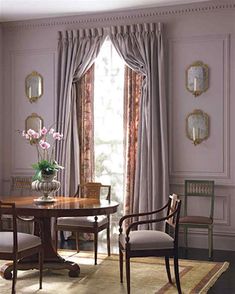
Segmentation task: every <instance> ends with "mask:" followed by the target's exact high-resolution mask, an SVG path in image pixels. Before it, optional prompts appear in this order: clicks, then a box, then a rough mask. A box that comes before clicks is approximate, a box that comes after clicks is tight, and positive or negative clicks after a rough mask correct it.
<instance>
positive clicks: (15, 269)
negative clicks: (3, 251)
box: [11, 260, 17, 294]
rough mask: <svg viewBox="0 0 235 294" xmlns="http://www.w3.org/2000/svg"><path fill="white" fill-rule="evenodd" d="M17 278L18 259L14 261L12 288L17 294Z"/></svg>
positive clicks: (12, 292)
mask: <svg viewBox="0 0 235 294" xmlns="http://www.w3.org/2000/svg"><path fill="white" fill-rule="evenodd" d="M16 279H17V260H14V261H13V277H12V289H11V294H15V293H16V290H15V287H16Z"/></svg>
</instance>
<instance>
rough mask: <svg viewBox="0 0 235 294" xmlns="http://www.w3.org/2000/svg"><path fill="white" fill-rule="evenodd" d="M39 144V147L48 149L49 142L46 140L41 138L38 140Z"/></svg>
mask: <svg viewBox="0 0 235 294" xmlns="http://www.w3.org/2000/svg"><path fill="white" fill-rule="evenodd" d="M39 145H40V147H41V148H42V149H44V150H45V149H49V148H50V146H51V145H50V143H48V142H45V141H43V140H41V141H40V142H39Z"/></svg>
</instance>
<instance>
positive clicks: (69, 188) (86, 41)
mask: <svg viewBox="0 0 235 294" xmlns="http://www.w3.org/2000/svg"><path fill="white" fill-rule="evenodd" d="M104 39H105V36H104V31H103V29H102V28H101V29H79V30H70V31H65V32H59V42H58V81H57V87H58V88H57V95H58V96H57V98H58V104H57V129H58V131H59V132H61V133H63V135H64V139H63V141H62V142H59V144H58V145H57V149H56V150H57V156H56V158H57V161H58V163H59V164H60V165H62V166H64V168H65V169H64V170H62V171H60V172H59V174H58V175H59V180H60V181H61V190H60V193H61V194H62V195H65V196H66V195H71V194H73V193H74V191H75V189H76V187H77V185H78V183H79V178H80V166H79V154H80V151H79V137H78V107H77V99H76V96H77V89H76V82H77V81H78V80H79V79H80V78H81V77H82V75H83V74H84V73H85V72H86V71H87V70H88V68H89V67H90V66H91V65H92V63H93V62H94V59H95V58H96V56H97V55H98V52H99V49H100V46H101V45H102V43H103V41H104Z"/></svg>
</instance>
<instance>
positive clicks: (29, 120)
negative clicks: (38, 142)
mask: <svg viewBox="0 0 235 294" xmlns="http://www.w3.org/2000/svg"><path fill="white" fill-rule="evenodd" d="M43 124H44V122H43V118H42V117H41V116H39V115H38V114H37V113H32V114H31V115H29V116H28V117H26V119H25V132H27V130H29V129H32V130H34V131H35V132H38V133H39V132H40V131H41V129H42V128H43Z"/></svg>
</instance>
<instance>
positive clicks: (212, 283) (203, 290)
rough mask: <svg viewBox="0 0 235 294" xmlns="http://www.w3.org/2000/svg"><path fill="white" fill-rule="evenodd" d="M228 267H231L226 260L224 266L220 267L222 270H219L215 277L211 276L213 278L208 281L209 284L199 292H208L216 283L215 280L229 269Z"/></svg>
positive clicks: (201, 293) (202, 293)
mask: <svg viewBox="0 0 235 294" xmlns="http://www.w3.org/2000/svg"><path fill="white" fill-rule="evenodd" d="M228 267H229V263H228V262H227V261H225V262H224V264H223V266H222V267H221V268H220V270H219V271H217V272H216V273H215V274H214V276H213V277H211V279H210V280H209V281H208V282H207V284H206V285H205V286H204V287H203V288H202V289H201V291H200V292H199V293H198V294H204V293H207V292H208V290H209V289H210V288H211V287H212V286H213V285H214V284H215V282H216V281H217V280H218V278H219V277H220V276H221V274H222V273H223V272H225V271H226V270H227V268H228Z"/></svg>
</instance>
